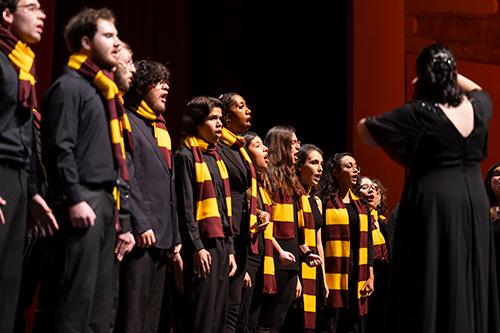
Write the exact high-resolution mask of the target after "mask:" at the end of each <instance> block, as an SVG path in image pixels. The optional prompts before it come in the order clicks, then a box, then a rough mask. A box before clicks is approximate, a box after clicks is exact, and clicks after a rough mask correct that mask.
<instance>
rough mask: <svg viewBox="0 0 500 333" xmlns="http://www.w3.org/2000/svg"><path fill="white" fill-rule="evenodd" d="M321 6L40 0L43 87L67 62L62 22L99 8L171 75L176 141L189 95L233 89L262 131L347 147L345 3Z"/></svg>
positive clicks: (137, 54)
mask: <svg viewBox="0 0 500 333" xmlns="http://www.w3.org/2000/svg"><path fill="white" fill-rule="evenodd" d="M327 3H328V2H319V1H318V2H314V3H311V4H309V5H306V4H305V3H304V2H289V1H267V0H266V1H262V0H197V1H193V0H192V1H181V0H177V1H164V0H163V1H160V0H144V1H141V2H138V1H123V0H121V1H119V0H108V1H105V2H103V1H102V0H101V1H93V0H87V1H67V0H55V1H54V0H52V1H45V2H44V1H43V0H42V5H43V6H44V7H45V8H46V10H47V14H48V18H47V29H46V31H45V33H44V40H43V41H42V45H40V47H39V49H41V51H42V53H44V56H42V57H40V58H42V59H39V61H38V63H39V64H41V66H40V67H41V69H39V75H40V76H44V78H43V79H41V82H40V83H41V84H40V86H41V87H40V90H41V91H43V90H44V89H45V88H46V87H47V86H48V84H49V83H50V82H51V80H53V79H55V78H56V77H57V76H58V75H59V74H60V73H61V70H62V67H63V65H64V64H65V62H66V61H67V57H68V53H67V51H66V47H65V44H64V40H63V36H62V35H63V33H62V32H63V27H64V25H65V24H66V23H67V21H68V19H69V18H70V17H71V16H72V15H74V14H75V13H76V12H77V11H78V10H79V9H81V8H82V7H83V6H88V7H96V8H98V7H102V6H103V5H105V6H106V7H108V8H110V9H111V10H113V11H114V13H115V14H116V16H117V27H118V31H119V34H120V37H121V39H122V40H124V41H126V42H127V43H129V44H130V45H131V47H132V49H133V52H134V59H135V60H139V59H151V60H156V61H160V62H163V63H168V65H169V68H170V70H171V71H172V74H173V77H172V83H171V90H170V96H169V98H168V102H167V107H168V115H167V121H168V123H169V129H170V131H171V132H172V135H173V139H174V142H175V143H177V142H178V140H179V138H180V119H181V115H182V113H183V109H184V105H185V104H186V103H187V101H188V100H189V99H190V98H191V97H193V96H196V95H210V96H215V97H217V96H218V95H220V94H221V93H223V92H229V91H234V92H237V93H239V94H241V95H242V96H243V97H244V98H245V99H246V101H247V104H248V105H249V106H250V108H251V109H252V116H253V125H254V126H253V128H252V130H254V131H256V132H257V133H258V134H260V135H261V136H262V137H264V136H265V134H266V133H267V131H268V130H269V129H270V128H271V127H273V126H275V125H282V124H288V125H292V126H294V127H296V129H297V136H298V138H299V140H301V141H302V142H303V143H305V142H308V143H315V144H316V145H318V146H320V147H321V148H322V149H324V151H325V152H326V153H327V155H330V154H331V153H333V152H338V151H343V150H345V149H347V148H348V145H349V144H348V140H347V139H346V136H347V131H346V128H347V127H348V126H347V125H348V124H347V121H348V119H347V116H346V114H347V107H348V105H347V103H348V89H347V87H348V68H349V64H348V53H349V52H348V50H349V47H348V35H349V27H348V12H349V1H346V0H341V1H335V2H333V4H332V3H330V4H327ZM49 54H50V55H51V57H49ZM43 60H46V61H45V63H47V62H50V63H51V65H50V66H44V63H43ZM325 82H326V83H325Z"/></svg>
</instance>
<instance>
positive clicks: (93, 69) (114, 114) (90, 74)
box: [68, 53, 133, 231]
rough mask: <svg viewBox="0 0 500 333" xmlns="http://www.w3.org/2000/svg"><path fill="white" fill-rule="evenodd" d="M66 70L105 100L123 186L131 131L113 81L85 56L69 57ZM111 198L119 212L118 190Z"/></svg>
mask: <svg viewBox="0 0 500 333" xmlns="http://www.w3.org/2000/svg"><path fill="white" fill-rule="evenodd" d="M68 67H69V68H71V69H74V70H75V71H77V72H78V73H79V74H80V75H82V76H83V77H84V78H85V79H87V80H89V81H90V82H92V84H93V85H94V86H95V87H96V88H97V89H99V91H100V92H101V94H102V95H103V96H104V98H105V99H106V109H107V111H108V120H109V129H110V131H109V133H110V139H111V144H112V147H113V156H114V158H115V162H116V163H117V164H118V166H119V168H120V177H121V178H122V180H123V181H125V182H126V183H128V182H129V175H128V169H127V165H126V163H125V159H126V155H125V152H126V151H127V150H128V151H132V149H133V142H132V129H131V127H130V122H129V120H128V117H127V114H126V113H125V112H124V108H123V103H122V98H121V95H120V91H119V90H118V87H117V86H116V83H115V82H114V81H113V74H111V73H109V72H106V71H104V70H101V69H100V68H99V67H98V66H97V65H96V64H94V63H93V62H92V61H91V60H90V59H89V58H88V56H87V55H85V54H82V53H75V54H72V55H71V56H70V57H69V61H68ZM113 196H114V197H115V200H116V209H117V211H120V206H121V205H120V189H119V188H117V187H115V189H114V191H113ZM116 216H117V221H116V230H117V231H120V230H121V224H120V220H119V214H116Z"/></svg>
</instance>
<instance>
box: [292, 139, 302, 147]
mask: <svg viewBox="0 0 500 333" xmlns="http://www.w3.org/2000/svg"><path fill="white" fill-rule="evenodd" d="M290 145H292V146H300V141H299V140H297V139H294V140H292V141H290Z"/></svg>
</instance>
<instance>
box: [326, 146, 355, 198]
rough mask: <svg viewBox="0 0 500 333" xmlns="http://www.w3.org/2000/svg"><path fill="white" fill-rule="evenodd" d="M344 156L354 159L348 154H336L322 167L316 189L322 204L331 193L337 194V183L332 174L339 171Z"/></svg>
mask: <svg viewBox="0 0 500 333" xmlns="http://www.w3.org/2000/svg"><path fill="white" fill-rule="evenodd" d="M345 156H351V157H352V158H354V156H352V154H351V153H348V152H344V153H337V154H335V155H333V156H332V157H330V158H329V159H327V160H326V162H325V165H324V166H323V174H322V175H321V178H320V180H319V183H318V189H317V193H318V196H319V197H320V198H321V200H322V201H323V202H326V201H327V200H328V198H329V197H330V196H331V195H332V194H333V193H337V192H338V190H339V182H338V181H337V178H335V176H334V175H333V173H334V171H340V168H341V165H342V164H341V162H342V159H343V158H344V157H345ZM358 181H359V180H358Z"/></svg>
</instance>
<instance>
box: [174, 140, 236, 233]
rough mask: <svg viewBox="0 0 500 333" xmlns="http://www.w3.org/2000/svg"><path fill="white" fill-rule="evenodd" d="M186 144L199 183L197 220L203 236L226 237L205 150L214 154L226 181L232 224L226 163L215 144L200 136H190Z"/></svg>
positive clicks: (225, 189)
mask: <svg viewBox="0 0 500 333" xmlns="http://www.w3.org/2000/svg"><path fill="white" fill-rule="evenodd" d="M184 145H185V146H186V147H187V148H188V149H190V150H191V152H192V153H193V159H194V169H195V176H196V184H197V185H198V186H197V187H198V198H197V200H196V204H195V205H196V215H195V218H196V221H197V222H198V228H199V230H200V235H201V236H202V238H205V239H206V238H224V237H225V236H224V230H223V229H222V218H221V215H220V212H219V206H218V205H217V195H216V193H215V186H214V183H213V182H212V176H211V175H210V170H209V169H208V166H207V164H206V163H205V160H204V158H203V152H205V153H207V154H210V155H212V156H214V158H215V160H216V162H217V167H218V168H219V172H220V176H221V177H222V180H223V182H224V192H225V193H224V194H225V196H226V197H225V199H226V210H227V217H228V219H229V225H231V215H232V214H231V189H230V188H229V175H228V173H227V169H226V165H225V164H224V162H223V161H222V159H221V158H220V156H219V154H218V153H217V151H216V150H215V145H210V144H208V143H207V142H205V141H203V140H202V139H200V138H197V137H194V136H188V137H186V138H185V139H184Z"/></svg>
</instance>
